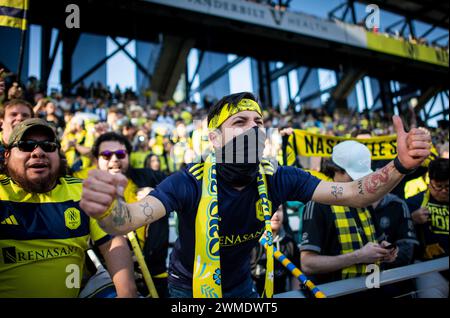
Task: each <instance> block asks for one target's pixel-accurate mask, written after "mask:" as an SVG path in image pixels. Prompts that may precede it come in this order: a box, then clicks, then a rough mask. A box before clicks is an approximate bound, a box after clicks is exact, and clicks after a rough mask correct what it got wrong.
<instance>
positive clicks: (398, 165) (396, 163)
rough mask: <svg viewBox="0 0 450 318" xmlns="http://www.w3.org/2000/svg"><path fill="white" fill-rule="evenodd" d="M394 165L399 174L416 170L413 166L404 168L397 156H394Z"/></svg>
mask: <svg viewBox="0 0 450 318" xmlns="http://www.w3.org/2000/svg"><path fill="white" fill-rule="evenodd" d="M394 167H395V169H397V171H398V172H400V173H401V174H406V175H408V174H411V173H414V171H416V170H417V168H414V169H406V168H405V167H404V166H403V165H402V163H401V162H400V160H399V159H398V157H395V159H394Z"/></svg>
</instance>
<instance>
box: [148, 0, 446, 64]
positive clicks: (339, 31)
mask: <svg viewBox="0 0 450 318" xmlns="http://www.w3.org/2000/svg"><path fill="white" fill-rule="evenodd" d="M143 1H147V2H151V3H156V4H160V5H164V6H170V7H176V8H179V9H184V10H189V11H194V12H199V13H204V14H208V15H213V16H218V17H221V18H226V19H230V20H237V21H241V22H246V23H252V24H256V25H261V26H264V27H269V28H273V29H278V30H280V31H288V32H292V33H297V34H301V35H306V36H310V37H314V38H319V39H323V40H328V41H333V42H338V43H341V44H347V45H351V46H356V47H361V48H367V49H372V50H375V51H379V52H383V53H387V54H392V55H399V56H402V57H406V58H410V59H415V60H419V61H423V62H428V63H433V64H439V65H443V66H447V67H448V52H447V51H444V50H439V49H435V48H431V47H426V46H423V45H413V44H411V45H410V46H413V50H411V49H410V50H409V51H413V52H417V53H416V54H414V55H412V54H406V53H404V52H403V51H405V50H403V49H402V48H401V47H400V46H401V43H400V42H401V41H398V40H396V39H388V40H391V42H395V43H394V44H392V45H390V46H389V48H391V49H390V50H388V49H386V47H385V46H384V45H381V46H380V45H375V44H377V43H380V42H383V41H386V39H385V36H383V35H379V34H375V33H372V32H366V30H365V29H364V28H362V27H359V26H356V25H351V24H348V23H342V22H339V21H331V20H325V19H321V18H318V17H315V16H311V15H308V14H305V13H300V12H291V11H279V10H275V9H274V8H272V7H271V6H268V5H263V4H258V3H253V2H249V1H244V0H143ZM374 43H375V44H374ZM383 43H384V42H383ZM397 43H398V45H397V46H398V47H399V48H397V46H395V44H397ZM394 46H395V48H394V49H392V47H394ZM403 46H404V45H403Z"/></svg>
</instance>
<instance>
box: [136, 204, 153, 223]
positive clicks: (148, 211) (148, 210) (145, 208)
mask: <svg viewBox="0 0 450 318" xmlns="http://www.w3.org/2000/svg"><path fill="white" fill-rule="evenodd" d="M139 206H140V207H141V208H142V213H144V215H145V222H149V221H153V213H154V212H155V211H154V210H153V207H152V206H151V205H150V204H149V203H148V202H145V203H143V204H139Z"/></svg>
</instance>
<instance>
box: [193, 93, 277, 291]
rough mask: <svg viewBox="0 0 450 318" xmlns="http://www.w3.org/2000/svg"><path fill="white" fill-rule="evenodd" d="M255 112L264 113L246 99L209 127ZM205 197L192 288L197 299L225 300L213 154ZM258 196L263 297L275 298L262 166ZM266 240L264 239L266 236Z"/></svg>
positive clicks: (205, 175)
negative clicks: (263, 258)
mask: <svg viewBox="0 0 450 318" xmlns="http://www.w3.org/2000/svg"><path fill="white" fill-rule="evenodd" d="M245 110H251V111H256V112H258V113H259V114H260V115H261V114H262V112H261V109H260V107H259V105H258V104H257V103H256V102H255V101H253V100H250V99H242V100H241V101H240V102H239V103H238V104H237V105H225V106H224V107H222V110H221V112H220V113H219V114H218V115H216V116H214V117H213V118H212V119H211V121H210V122H209V124H208V127H209V128H210V129H216V128H219V127H220V125H222V123H223V122H224V121H226V120H227V119H228V118H230V117H231V116H233V115H235V114H237V113H238V112H241V111H245ZM200 174H202V175H203V177H202V178H203V179H202V197H201V199H200V203H199V206H198V210H197V216H196V218H195V254H194V257H195V259H194V272H193V275H192V289H193V295H194V297H195V298H222V287H221V286H222V272H221V269H220V237H219V223H220V216H219V203H218V200H217V178H216V176H217V175H216V158H215V154H214V153H213V154H210V155H209V156H208V157H207V158H206V161H205V163H204V165H203V172H202V173H200ZM257 184H258V193H259V197H260V199H261V206H262V208H263V211H264V226H265V237H266V239H267V241H268V243H269V246H268V248H267V265H266V268H267V270H266V285H265V289H264V293H263V295H264V296H265V297H268V298H271V297H272V295H273V277H274V273H273V262H274V261H273V237H272V229H271V223H270V218H271V211H270V208H269V198H268V195H267V181H266V177H265V171H264V167H263V166H262V165H261V164H260V166H259V174H258V177H257ZM263 237H264V236H263Z"/></svg>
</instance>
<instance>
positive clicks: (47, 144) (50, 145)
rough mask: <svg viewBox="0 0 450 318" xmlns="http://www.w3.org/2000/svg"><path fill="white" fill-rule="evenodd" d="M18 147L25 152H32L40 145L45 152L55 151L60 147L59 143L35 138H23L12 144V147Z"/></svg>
mask: <svg viewBox="0 0 450 318" xmlns="http://www.w3.org/2000/svg"><path fill="white" fill-rule="evenodd" d="M14 147H17V148H19V150H20V151H23V152H32V151H34V149H36V148H37V147H40V148H41V149H42V150H43V151H45V152H54V151H55V150H56V149H59V144H58V143H57V142H53V141H35V140H25V141H24V140H21V141H18V142H16V143H14V144H12V145H11V147H10V148H14Z"/></svg>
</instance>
